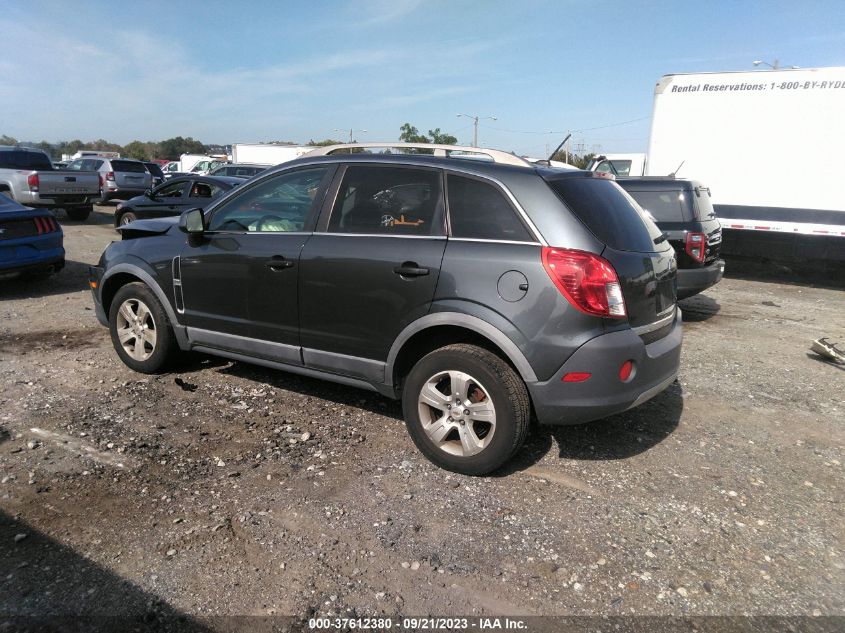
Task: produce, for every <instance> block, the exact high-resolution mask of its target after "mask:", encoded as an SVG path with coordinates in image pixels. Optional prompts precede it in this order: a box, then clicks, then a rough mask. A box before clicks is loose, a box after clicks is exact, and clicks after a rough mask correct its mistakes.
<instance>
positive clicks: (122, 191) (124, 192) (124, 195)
mask: <svg viewBox="0 0 845 633" xmlns="http://www.w3.org/2000/svg"><path fill="white" fill-rule="evenodd" d="M147 189H149V187H145V188H142V189H138V188H136V187H131V188H130V187H114V188H109V189H103V193H102V195H101V197H100V199H101V200H111V199H112V198H120V199H121V200H129V198H134V197H135V196H140V195H142V194H143V193H144V192H145V191H146V190H147Z"/></svg>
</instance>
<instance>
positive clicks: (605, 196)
mask: <svg viewBox="0 0 845 633" xmlns="http://www.w3.org/2000/svg"><path fill="white" fill-rule="evenodd" d="M549 184H550V185H551V187H552V189H553V190H554V191H555V193H557V194H558V196H559V197H560V198H561V199H562V200H563V201H564V202H565V203H566V206H568V207H569V208H570V209H571V210H572V212H573V213H574V214H575V215H576V216H578V218H579V219H580V220H581V221H582V222H583V223H584V224H585V225H587V228H588V229H590V231H592V233H593V234H594V235H595V236H596V237H597V238H599V239H600V240H601V241H602V242H604V243H605V244H607V245H608V246H610V247H611V248H615V249H618V250H622V251H637V252H653V251H654V245H655V242H654V240H656V239H659V238H660V237H661V236H662V233H661V232H660V229H658V228H657V226H656V225H655V224H654V222H652V221H651V220H649V219H648V218H646V217H645V216H644V215H642V212H641V211H640V209H639V207H638V206H637V204H636V203H635V202H634V200H633V198H631V197H630V196H629V195H628V194H627V193H626V192H625V191H624V190H623V189H622V188H621V187H620V186H619V185H617V184H616V183H615V182H613V181H612V180H608V179H605V178H595V177H586V176H581V177H570V178H562V179H560V180H552V181H550V182H549Z"/></svg>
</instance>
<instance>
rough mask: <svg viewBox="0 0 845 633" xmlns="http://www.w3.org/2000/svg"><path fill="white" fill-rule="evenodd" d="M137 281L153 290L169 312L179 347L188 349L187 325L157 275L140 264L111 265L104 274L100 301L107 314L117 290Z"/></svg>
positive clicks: (168, 316)
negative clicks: (179, 315)
mask: <svg viewBox="0 0 845 633" xmlns="http://www.w3.org/2000/svg"><path fill="white" fill-rule="evenodd" d="M135 282H141V283H143V284H144V285H145V286H147V287H148V288H149V289H150V290H152V292H153V294H154V295H155V296H156V298H157V299H158V300H159V302H160V303H161V305H162V307H164V311H165V312H166V313H167V319H168V320H169V321H170V325H171V327H172V328H173V333H174V334H175V335H176V340H177V342H178V343H179V347H181V348H182V349H188V347H189V346H190V343H189V341H188V336H187V333H186V332H185V327H184V326H182V325H180V324H179V321H178V320H177V319H176V312H175V311H174V310H173V306H172V305H171V303H170V299H169V298H168V297H167V294H166V293H165V292H164V290H162V288H161V286H160V285H159V284H158V282H157V281H156V279H155V277H153V275H152V274H151V273H150V272H149V271H147V270H145V269H144V268H143V267H142V266H141V265H139V264H135V263H121V264H117V265H116V266H113V267H111V268H110V269H109V270H108V272H107V273H106V274H105V275H104V276H103V279H102V281H101V282H100V301H101V303H102V306H103V310H104V311H105V313H106V316H107V317H108V314H109V310H110V308H111V302H112V300H114V296H115V295H116V294H117V291H118V290H120V289H121V288H122V287H123V286H125V285H126V284H129V283H135Z"/></svg>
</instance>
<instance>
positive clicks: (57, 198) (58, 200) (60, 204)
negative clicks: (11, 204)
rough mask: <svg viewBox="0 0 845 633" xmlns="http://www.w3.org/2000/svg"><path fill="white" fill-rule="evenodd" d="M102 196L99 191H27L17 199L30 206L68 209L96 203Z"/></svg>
mask: <svg viewBox="0 0 845 633" xmlns="http://www.w3.org/2000/svg"><path fill="white" fill-rule="evenodd" d="M99 197H100V194H99V192H97V193H88V194H81V193H67V194H65V193H57V194H55V195H53V194H43V195H42V194H40V193H38V192H35V191H25V192H23V194H22V195H21V196H20V197H19V198H17V201H18V202H20V203H21V204H23V205H26V206H28V207H39V208H44V209H55V208H58V209H67V208H68V207H71V208H73V207H85V206H89V205H92V204H94V201H95V200H97V199H98V198H99Z"/></svg>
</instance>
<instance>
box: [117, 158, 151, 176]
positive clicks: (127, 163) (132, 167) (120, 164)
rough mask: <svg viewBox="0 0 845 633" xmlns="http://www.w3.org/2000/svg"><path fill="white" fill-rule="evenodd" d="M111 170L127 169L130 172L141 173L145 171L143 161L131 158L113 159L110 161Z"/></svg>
mask: <svg viewBox="0 0 845 633" xmlns="http://www.w3.org/2000/svg"><path fill="white" fill-rule="evenodd" d="M111 168H112V171H129V172H132V173H138V174H143V173H144V172H145V171H147V168H146V167H144V163H136V162H133V161H131V160H113V161H112V162H111Z"/></svg>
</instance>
